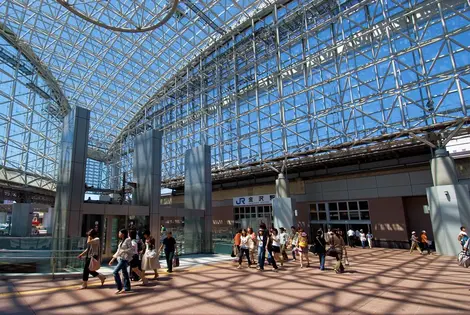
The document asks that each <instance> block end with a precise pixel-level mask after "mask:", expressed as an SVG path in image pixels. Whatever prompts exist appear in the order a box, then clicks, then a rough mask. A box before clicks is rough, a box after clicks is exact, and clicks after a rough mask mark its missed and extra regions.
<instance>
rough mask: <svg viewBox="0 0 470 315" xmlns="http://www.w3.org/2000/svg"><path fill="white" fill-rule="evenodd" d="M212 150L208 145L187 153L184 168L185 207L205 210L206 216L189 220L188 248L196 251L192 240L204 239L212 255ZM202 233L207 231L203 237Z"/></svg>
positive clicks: (203, 242)
mask: <svg viewBox="0 0 470 315" xmlns="http://www.w3.org/2000/svg"><path fill="white" fill-rule="evenodd" d="M210 150H211V148H210V146H208V145H203V146H199V147H196V148H193V149H190V150H187V151H186V153H185V160H184V168H185V178H184V207H185V209H188V210H194V209H196V210H204V217H203V218H201V219H196V218H195V217H191V218H190V220H189V221H188V220H187V219H186V218H185V224H184V239H185V246H186V242H188V246H191V248H192V249H193V250H194V249H195V246H196V245H195V244H192V243H191V244H190V243H189V242H190V240H197V239H198V238H200V239H201V242H202V248H201V251H202V252H205V253H210V252H212V177H211V151H210ZM200 231H204V233H202V234H203V235H200V234H201V233H200Z"/></svg>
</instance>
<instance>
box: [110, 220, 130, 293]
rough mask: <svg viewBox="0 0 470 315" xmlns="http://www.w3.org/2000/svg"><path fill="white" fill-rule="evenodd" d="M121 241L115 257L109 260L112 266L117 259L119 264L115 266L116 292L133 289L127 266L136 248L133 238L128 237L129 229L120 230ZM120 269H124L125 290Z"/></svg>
mask: <svg viewBox="0 0 470 315" xmlns="http://www.w3.org/2000/svg"><path fill="white" fill-rule="evenodd" d="M119 239H120V240H121V241H120V242H119V245H118V248H117V251H116V253H115V254H114V255H113V259H111V261H110V262H109V265H110V266H112V264H113V263H114V261H115V260H116V259H117V261H118V264H117V266H116V267H115V268H114V271H113V275H114V281H115V282H116V286H117V291H116V294H121V293H123V292H124V291H126V292H128V291H130V290H131V281H130V279H129V273H128V272H127V267H128V266H129V261H130V260H131V259H132V255H133V253H134V249H133V247H132V240H131V239H130V238H129V237H128V232H127V230H125V229H123V230H120V231H119ZM119 271H122V276H123V278H124V290H123V287H122V281H121V276H120V275H119Z"/></svg>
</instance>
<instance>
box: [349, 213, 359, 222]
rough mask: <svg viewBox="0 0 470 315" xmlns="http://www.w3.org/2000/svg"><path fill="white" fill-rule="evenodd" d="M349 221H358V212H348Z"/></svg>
mask: <svg viewBox="0 0 470 315" xmlns="http://www.w3.org/2000/svg"><path fill="white" fill-rule="evenodd" d="M349 219H350V220H359V212H358V211H350V212H349Z"/></svg>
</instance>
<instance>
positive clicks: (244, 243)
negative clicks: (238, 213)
mask: <svg viewBox="0 0 470 315" xmlns="http://www.w3.org/2000/svg"><path fill="white" fill-rule="evenodd" d="M252 242H253V240H252V239H251V235H248V233H247V232H246V230H245V229H243V230H242V236H241V237H240V254H239V256H238V267H237V268H238V269H240V268H241V267H242V258H243V255H245V256H246V259H247V260H248V267H250V265H251V259H250V245H251V243H252Z"/></svg>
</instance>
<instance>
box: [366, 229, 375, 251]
mask: <svg viewBox="0 0 470 315" xmlns="http://www.w3.org/2000/svg"><path fill="white" fill-rule="evenodd" d="M366 238H367V243H369V248H372V240H373V238H374V235H372V233H371V232H370V231H369V232H367V235H366Z"/></svg>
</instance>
